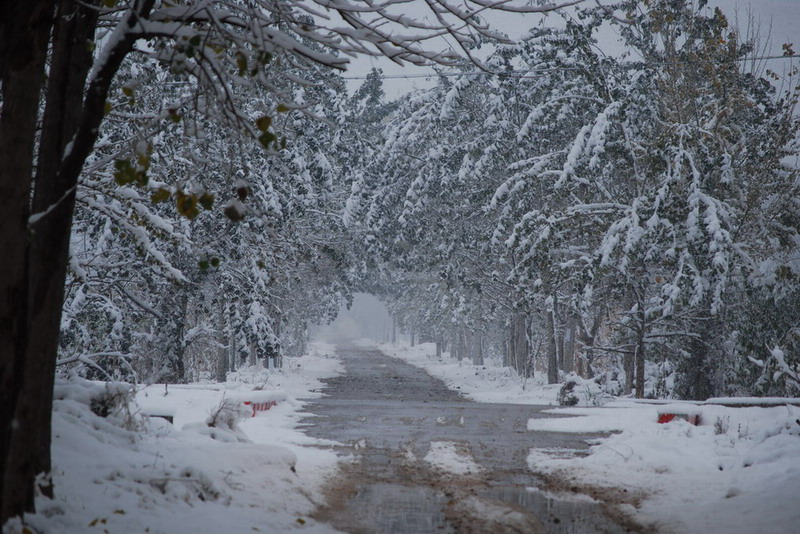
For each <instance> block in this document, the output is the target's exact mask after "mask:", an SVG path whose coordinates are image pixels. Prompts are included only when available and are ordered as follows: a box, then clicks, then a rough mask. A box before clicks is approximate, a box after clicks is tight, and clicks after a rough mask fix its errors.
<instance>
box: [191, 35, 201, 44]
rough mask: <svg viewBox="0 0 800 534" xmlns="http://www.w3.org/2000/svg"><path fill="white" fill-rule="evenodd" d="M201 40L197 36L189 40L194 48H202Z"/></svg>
mask: <svg viewBox="0 0 800 534" xmlns="http://www.w3.org/2000/svg"><path fill="white" fill-rule="evenodd" d="M200 40H201V39H200V36H199V35H195V36H194V37H192V38H191V39H189V44H190V45H192V46H200Z"/></svg>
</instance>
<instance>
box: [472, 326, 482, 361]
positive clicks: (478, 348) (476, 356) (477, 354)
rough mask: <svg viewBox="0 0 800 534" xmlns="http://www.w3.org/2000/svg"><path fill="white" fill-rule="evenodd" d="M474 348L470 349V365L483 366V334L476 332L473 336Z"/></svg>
mask: <svg viewBox="0 0 800 534" xmlns="http://www.w3.org/2000/svg"><path fill="white" fill-rule="evenodd" d="M473 340H474V344H475V346H474V347H473V349H472V363H473V365H483V334H482V333H481V332H478V333H477V334H473Z"/></svg>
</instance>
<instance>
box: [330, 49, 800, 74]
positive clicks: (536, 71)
mask: <svg viewBox="0 0 800 534" xmlns="http://www.w3.org/2000/svg"><path fill="white" fill-rule="evenodd" d="M795 58H800V54H793V55H782V56H758V57H744V58H737V59H732V60H728V61H727V62H730V63H733V62H750V61H767V60H775V59H795ZM681 63H683V64H687V65H694V64H697V63H710V61H669V62H659V63H657V64H658V65H677V64H681ZM721 63H725V62H721ZM583 69H584V67H552V68H549V69H529V70H516V71H513V72H492V71H470V72H436V71H433V72H429V73H419V74H385V75H383V76H382V78H383V79H384V80H398V79H402V80H411V79H415V78H432V77H437V78H438V77H444V78H449V77H454V76H484V75H486V76H497V77H499V78H527V77H528V76H529V75H531V74H541V73H548V72H557V71H571V70H583ZM342 79H343V80H366V79H367V77H366V76H342Z"/></svg>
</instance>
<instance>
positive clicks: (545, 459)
mask: <svg viewBox="0 0 800 534" xmlns="http://www.w3.org/2000/svg"><path fill="white" fill-rule="evenodd" d="M380 348H381V350H383V351H384V352H386V353H387V354H389V355H391V356H395V357H399V358H402V359H403V360H405V361H407V362H408V363H411V364H413V365H417V366H418V367H421V368H423V369H425V370H426V371H427V372H428V373H429V374H431V375H433V376H435V377H438V378H440V379H442V380H443V381H444V382H445V383H446V384H447V385H448V387H450V388H451V389H454V390H456V391H461V392H463V393H465V394H466V395H467V396H468V397H469V398H471V399H472V400H475V401H479V402H509V403H522V404H533V403H538V404H556V398H557V394H558V390H559V388H560V385H555V386H547V385H543V384H542V383H541V382H538V381H530V380H529V381H527V382H525V381H524V380H522V379H521V378H519V377H517V376H515V375H514V373H513V371H511V370H509V369H503V368H501V367H498V366H497V364H496V363H493V362H487V364H486V365H485V366H473V365H470V364H469V363H468V362H466V361H464V362H460V363H459V362H457V361H455V360H451V359H449V358H447V355H445V357H444V358H442V359H437V358H436V357H435V355H434V354H435V351H434V347H433V346H432V345H430V344H423V345H419V346H417V347H413V348H412V347H408V346H402V345H381V346H380ZM593 395H594V393H593V392H588V393H587V395H586V396H585V398H582V399H581V403H582V404H583V403H586V404H591V403H592V402H593V399H592V396H593ZM755 400H756V399H747V402H748V403H751V402H753V401H755ZM587 401H588V402H587ZM722 401H723V400H719V399H717V400H714V399H712V400H711V401H710V402H711V403H713V402H722ZM724 402H725V403H726V404H735V403H733V402H731V399H724ZM759 402H760V400H759ZM779 402H780V400H779V399H770V401H769V402H768V403H767V404H777V403H779ZM783 402H784V403H785V402H786V400H783ZM711 403H708V404H696V403H687V402H673V401H670V402H669V403H652V404H651V403H641V402H635V401H633V400H630V399H616V400H612V401H611V402H608V403H607V404H605V406H603V407H580V408H577V407H573V408H554V409H551V410H548V412H549V413H553V414H559V415H565V416H571V417H564V418H547V419H531V420H530V421H529V422H528V430H530V431H554V432H580V433H584V432H615V433H614V434H612V435H611V436H610V437H608V438H604V439H600V440H598V441H597V444H595V445H594V446H593V447H592V448H591V450H590V454H589V455H588V456H586V457H582V458H580V457H578V458H576V457H573V456H572V455H571V454H567V455H565V454H562V453H561V452H560V451H553V450H543V449H532V450H531V452H530V455H529V457H528V464H529V466H530V468H531V469H532V470H534V471H537V472H544V473H555V474H558V475H560V476H562V477H565V478H566V479H568V480H570V481H571V482H573V483H575V484H578V485H589V486H596V487H608V488H627V489H628V490H629V491H630V490H634V491H636V492H639V493H643V494H645V495H647V498H645V499H644V500H643V501H642V503H641V505H640V508H639V509H633V508H632V507H631V509H629V510H627V511H629V512H630V513H632V514H633V515H634V516H635V517H636V518H637V519H638V520H640V521H643V522H645V523H649V524H654V525H656V528H657V529H658V531H659V532H662V531H663V532H675V533H685V532H686V533H688V532H703V533H726V534H735V533H742V534H744V533H751V532H775V533H789V532H800V526H799V525H800V507H798V506H797V502H798V501H797V496H798V495H800V407H798V406H791V405H785V404H784V405H783V406H774V407H725V406H721V405H718V404H711ZM659 411H661V412H678V413H686V414H698V415H699V417H700V424H699V426H693V425H691V424H689V423H688V422H686V421H684V420H681V419H675V420H673V421H671V422H669V423H666V424H659V423H658V422H657V419H658V414H659Z"/></svg>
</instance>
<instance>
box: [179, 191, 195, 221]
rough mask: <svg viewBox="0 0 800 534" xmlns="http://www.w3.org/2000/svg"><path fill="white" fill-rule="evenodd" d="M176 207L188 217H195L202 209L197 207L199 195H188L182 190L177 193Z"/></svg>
mask: <svg viewBox="0 0 800 534" xmlns="http://www.w3.org/2000/svg"><path fill="white" fill-rule="evenodd" d="M175 208H176V209H177V210H178V213H180V214H181V215H183V216H184V217H186V218H187V219H194V218H195V217H197V216H198V215H199V214H200V210H199V209H198V208H197V195H193V194H188V195H187V194H186V193H184V192H182V191H178V192H177V193H176V194H175Z"/></svg>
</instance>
